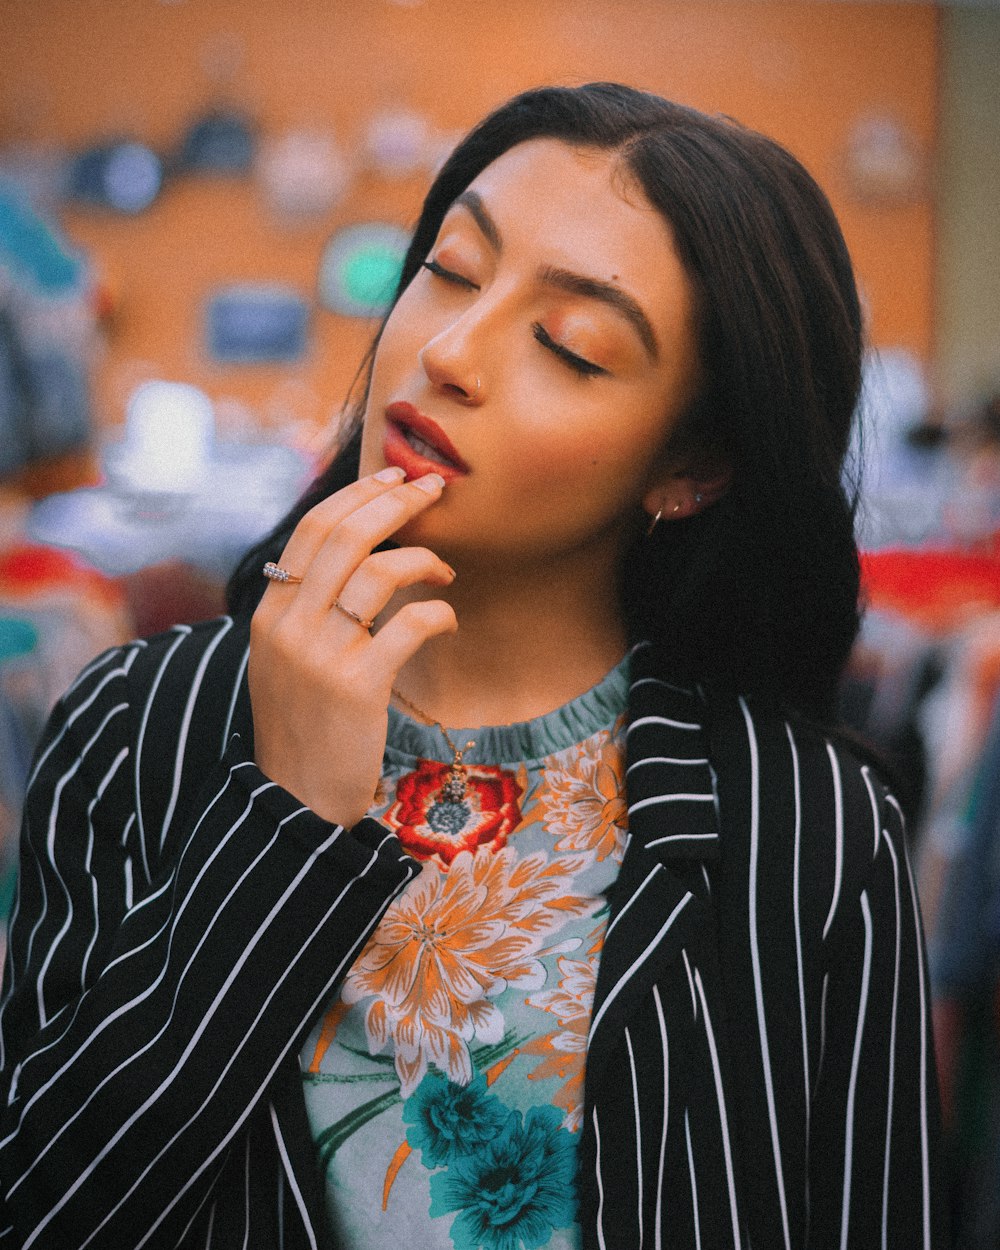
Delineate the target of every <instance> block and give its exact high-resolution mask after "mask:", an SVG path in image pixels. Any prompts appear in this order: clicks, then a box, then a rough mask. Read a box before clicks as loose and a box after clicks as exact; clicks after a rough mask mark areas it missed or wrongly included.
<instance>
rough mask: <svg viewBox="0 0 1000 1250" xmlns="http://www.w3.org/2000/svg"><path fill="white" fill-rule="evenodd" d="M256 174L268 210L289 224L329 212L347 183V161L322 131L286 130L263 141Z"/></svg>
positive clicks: (328, 135)
mask: <svg viewBox="0 0 1000 1250" xmlns="http://www.w3.org/2000/svg"><path fill="white" fill-rule="evenodd" d="M257 173H258V177H259V178H260V182H261V185H262V186H263V189H264V193H265V195H266V197H267V201H268V204H269V205H270V208H271V211H272V212H273V213H275V215H276V216H278V217H280V218H283V219H285V220H286V221H290V222H295V221H302V220H306V219H309V218H312V217H322V216H324V215H325V214H327V213H329V212H330V210H331V209H332V208H333V207H334V206H335V205H336V204H337V203H338V202H339V201H340V200H341V199H342V198H343V195H344V192H345V191H346V190H347V187H348V184H349V183H350V169H349V167H348V164H347V159H346V158H345V156H344V154H343V153H342V152H341V151H340V149H339V148H338V147H337V145H336V143H335V142H334V140H333V136H332V135H331V134H329V133H327V132H325V131H322V130H305V129H301V130H289V131H288V132H287V133H286V134H284V135H280V136H277V137H275V138H273V139H267V140H265V141H264V143H263V145H262V148H261V153H260V159H259V162H258V166H257Z"/></svg>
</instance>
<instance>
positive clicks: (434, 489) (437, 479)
mask: <svg viewBox="0 0 1000 1250" xmlns="http://www.w3.org/2000/svg"><path fill="white" fill-rule="evenodd" d="M413 485H414V486H416V487H417V489H418V490H423V491H426V492H427V494H428V495H436V494H437V493H438V491H439V490H441V488H442V487H443V486H444V478H443V477H442V476H441V474H440V473H425V474H424V476H423V477H418V478H417V480H416V481H415V482H414V483H413Z"/></svg>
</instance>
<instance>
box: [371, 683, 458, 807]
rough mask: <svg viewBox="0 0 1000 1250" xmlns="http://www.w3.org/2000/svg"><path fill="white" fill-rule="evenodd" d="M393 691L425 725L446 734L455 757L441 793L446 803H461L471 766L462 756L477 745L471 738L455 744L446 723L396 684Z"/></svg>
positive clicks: (397, 698)
mask: <svg viewBox="0 0 1000 1250" xmlns="http://www.w3.org/2000/svg"><path fill="white" fill-rule="evenodd" d="M391 693H392V697H393V698H394V699H395V700H396V702H397V703H402V705H403V707H405V708H406V710H407V711H408V712H413V713H414V715H416V716H417V717H418V718H419V719H420V720H422V721H423V722H424V724H425V725H436V726H437V728H438V729H440V730H441V732H442V734H444V740H445V742H447V744H448V750H449V751H450V752H451V753H452V755H453V757H454V758H453V759H452V761H451V764H450V765H449V767H448V780H447V781H446V782H445V783H444V785H443V786H442V787H441V790H440V794H441V797H442V799H444V801H445V802H446V803H461V801H462V800H463V799H464V798H465V791H466V789H467V788H468V783H467V780H466V777H467V774H468V771H469V766H468V764H465V763H463V761H462V756H463V755H464V754H465V752H466V751H471V750H472V748H473V747H474V746H475V745H476V744H475V742H474V741H473V740H472V739H471V738H470V739H469V741H468V742H467V743H466V744H465V746H464V747H462V748H459V747H457V746H455V743H454V742H453V741H452V738H451V734H450V733H449V732H448V730H447V729H445V727H444V725H442V724H441V722H440V721H439V720H435V719H434V717H433V716H428V715H427V713H426V712H424V711H422V710H421V709H420V708H418V707H417V705H416V704H415V703H412V702H411V701H410V700H409V699H407V698H406V696H405V695H401V694H400V693H399V691H398V690H397V689H396V687H395V686H393V687H392V690H391Z"/></svg>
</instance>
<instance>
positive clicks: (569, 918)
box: [301, 660, 628, 1250]
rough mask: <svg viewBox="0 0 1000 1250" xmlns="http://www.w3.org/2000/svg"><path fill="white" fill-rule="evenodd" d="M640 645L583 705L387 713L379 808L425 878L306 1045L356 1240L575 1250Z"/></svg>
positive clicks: (316, 1117)
mask: <svg viewBox="0 0 1000 1250" xmlns="http://www.w3.org/2000/svg"><path fill="white" fill-rule="evenodd" d="M627 692H628V671H627V660H623V661H622V663H621V664H620V665H618V667H617V668H615V669H614V670H612V672H611V673H610V674H608V676H607V677H605V678H604V680H603V681H602V682H600V683H599V684H598V685H597V686H595V687H593V689H591V690H588V691H587V692H586V693H584V694H583V695H581V696H580V697H579V698H577V699H574V700H572V701H571V702H570V703H567V704H566V705H565V706H563V707H561V708H558V709H557V710H556V711H554V712H551V713H549V714H548V715H547V716H542V717H539V718H538V719H536V720H533V721H526V722H523V723H521V724H517V725H504V726H500V727H492V728H485V729H472V730H457V731H449V732H451V736H452V738H453V739H454V741H455V743H456V745H458V746H460V747H461V746H464V744H465V743H466V742H467V741H468V740H470V739H472V740H473V741H474V742H475V746H474V747H473V748H470V749H469V750H468V752H467V753H466V763H467V765H468V772H467V776H466V786H465V793H464V794H461V795H459V794H456V792H455V791H454V789H450V788H449V787H448V785H447V783H448V779H449V775H450V770H449V765H450V763H451V759H452V753H451V751H450V750H449V749H448V747H447V744H446V743H445V741H444V738H443V736H442V735H441V733H440V731H439V730H438V729H437V728H436V727H428V726H425V725H421V724H418V723H417V722H416V721H414V720H412V719H410V718H409V717H406V716H404V715H403V714H402V713H399V712H397V711H396V710H395V709H394V708H390V709H389V738H388V744H387V747H386V755H385V771H384V775H383V779H382V783H381V785H380V788H379V793H378V795H377V796H376V805H375V806H374V807H373V809H372V815H374V816H376V817H378V818H379V819H380V820H381V821H383V823H385V824H386V825H387V826H388V827H389V828H390V829H392V830H393V831H394V832H395V833H396V834H397V836H398V837H399V839H400V841H401V842H402V844H403V846H404V847H405V848H406V849H407V850H408V851H409V852H410V854H411V855H413V856H414V858H416V859H418V860H420V861H422V862H423V869H422V871H421V873H420V874H419V875H418V876H417V877H415V878H414V879H413V880H412V881H411V882H410V884H409V885H408V887H407V889H406V890H405V891H404V892H403V894H402V895H400V897H399V898H398V899H396V900H395V901H394V902H393V903H392V905H391V906H390V907H389V909H388V911H387V912H386V913H385V915H384V917H383V918H382V921H381V922H380V924H379V926H378V928H377V929H376V930H375V932H374V933H373V934H372V936H371V938H370V939H369V941H368V943H367V945H366V946H365V947H364V949H363V950H362V952H361V954H360V955H359V957H358V959H357V961H356V962H355V964H354V966H353V967H352V968H351V970H350V972H349V973H348V975H347V977H346V979H345V981H344V983H343V985H342V986H341V990H340V993H339V995H338V996H337V997H336V999H335V1000H334V1001H333V1002H331V1003H330V1005H329V1007H328V1009H327V1011H326V1013H325V1014H324V1016H323V1017H322V1018H321V1019H320V1021H319V1022H318V1023H317V1025H316V1027H315V1029H314V1030H313V1032H312V1034H311V1035H310V1037H309V1038H308V1039H307V1041H306V1044H305V1046H304V1047H303V1050H302V1055H301V1067H302V1072H303V1081H304V1087H305V1097H306V1108H307V1112H308V1115H309V1120H310V1124H311V1126H312V1131H313V1135H314V1138H315V1141H316V1146H317V1150H318V1152H319V1158H320V1163H321V1166H322V1168H323V1173H324V1176H325V1179H326V1193H327V1208H328V1211H329V1215H330V1219H331V1221H332V1223H333V1225H334V1228H335V1231H336V1234H337V1237H338V1240H339V1243H340V1244H342V1245H343V1246H345V1247H347V1248H348V1250H375V1248H376V1247H377V1248H378V1250H384V1247H386V1246H392V1245H397V1244H398V1245H403V1246H407V1247H409V1246H419V1247H421V1250H436V1248H441V1250H477V1248H479V1247H482V1248H483V1250H522V1247H523V1248H524V1250H534V1248H535V1247H541V1246H546V1247H554V1248H557V1250H571V1248H572V1250H575V1248H576V1247H578V1246H579V1244H580V1234H579V1227H578V1225H577V1222H576V1197H575V1192H574V1184H575V1173H576V1148H577V1142H578V1140H579V1130H580V1127H581V1123H582V1117H583V1069H584V1056H585V1048H586V1038H587V1030H588V1027H589V1023H590V1013H591V1006H592V1003H593V997H594V985H595V981H596V976H597V964H598V960H599V958H600V952H601V946H602V943H603V936H604V928H605V924H606V919H607V905H606V891H607V890H608V888H609V886H610V885H611V884H612V883H613V881H614V879H615V877H616V875H617V873H618V867H619V864H620V863H621V860H622V856H623V854H624V850H625V837H626V807H625V790H624V723H625V717H624V712H625V705H626V699H627Z"/></svg>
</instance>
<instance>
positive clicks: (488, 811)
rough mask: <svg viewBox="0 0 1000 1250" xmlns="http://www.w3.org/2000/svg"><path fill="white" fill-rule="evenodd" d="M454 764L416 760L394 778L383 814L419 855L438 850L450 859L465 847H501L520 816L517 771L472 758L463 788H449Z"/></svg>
mask: <svg viewBox="0 0 1000 1250" xmlns="http://www.w3.org/2000/svg"><path fill="white" fill-rule="evenodd" d="M450 777H451V766H450V765H449V764H442V763H441V762H440V761H438V760H418V761H417V767H416V769H415V771H414V772H411V773H406V774H405V775H404V776H402V777H400V779H399V781H398V782H397V783H396V799H395V802H394V803H393V804H392V806H391V807H390V808H389V810H388V811H387V812H386V813H385V816H384V817H383V818H382V819H383V820H384V821H385V823H386V824H387V825H388V826H389V827H390V828H391V829H394V830H395V831H396V836H397V837H398V838H399V840H400V842H402V844H403V846H404V847H405V848H406V850H408V851H409V852H410V854H411V855H414V856H416V858H417V859H429V858H430V857H431V856H433V855H436V856H437V857H438V858H439V860H440V862H441V863H443V864H450V863H451V862H452V860H453V859H454V858H455V856H456V855H458V854H459V853H460V852H461V851H474V850H475V849H476V848H477V847H480V846H490V847H493V848H494V849H497V848H499V847H501V846H504V845H506V842H507V835H508V834H509V833H510V832H511V831H512V830H514V829H516V828H517V826H518V824H519V823H520V820H521V809H520V807H519V806H518V802H519V800H520V797H521V791H522V786H521V785H520V784H519V783H518V780H517V777H516V776H515V775H514V774H513V773H511V772H507V771H506V770H505V769H502V768H494V767H492V766H491V765H488V764H468V765H466V767H465V770H464V773H463V780H464V783H465V787H464V790H465V792H464V794H462V795H460V796H458V797H455V796H453V795H451V794H449V792H448V790H447V788H446V787H447V785H448V781H449V779H450Z"/></svg>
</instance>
